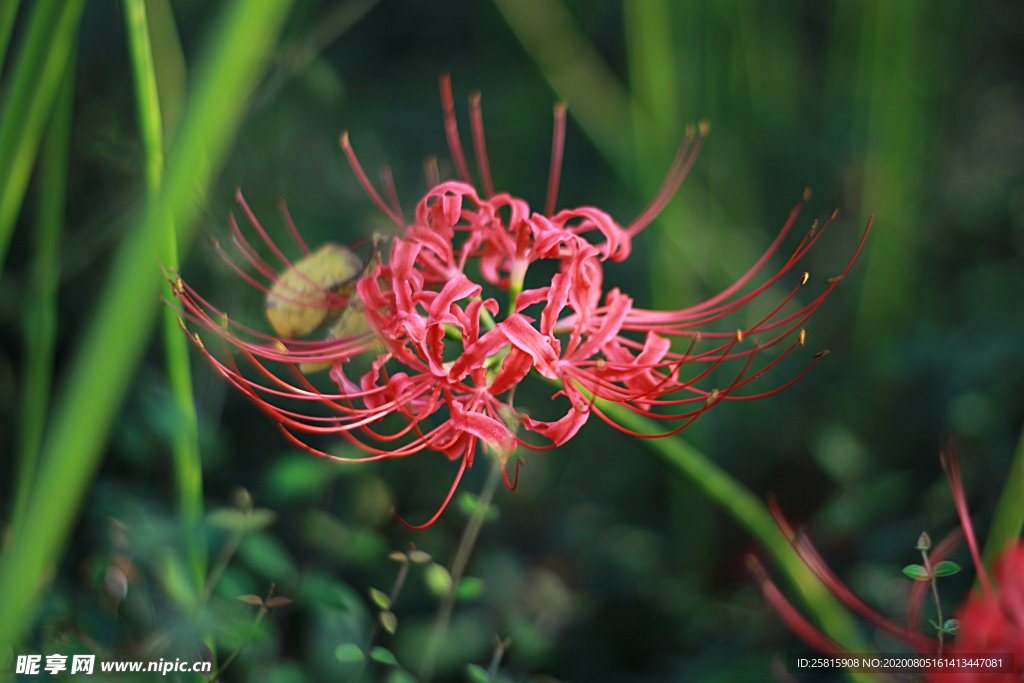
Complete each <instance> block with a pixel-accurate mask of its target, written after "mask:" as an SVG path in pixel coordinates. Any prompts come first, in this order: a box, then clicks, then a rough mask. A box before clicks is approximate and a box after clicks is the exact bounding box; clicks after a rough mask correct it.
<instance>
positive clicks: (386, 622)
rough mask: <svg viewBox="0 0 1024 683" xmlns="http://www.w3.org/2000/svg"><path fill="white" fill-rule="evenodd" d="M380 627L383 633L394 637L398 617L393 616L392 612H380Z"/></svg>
mask: <svg viewBox="0 0 1024 683" xmlns="http://www.w3.org/2000/svg"><path fill="white" fill-rule="evenodd" d="M380 625H381V626H383V627H384V630H385V631H387V632H388V633H390V634H392V635H394V633H395V631H396V630H398V617H396V616H395V613H394V612H381V613H380Z"/></svg>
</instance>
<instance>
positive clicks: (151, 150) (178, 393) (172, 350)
mask: <svg viewBox="0 0 1024 683" xmlns="http://www.w3.org/2000/svg"><path fill="white" fill-rule="evenodd" d="M124 9H125V20H126V22H127V31H128V46H129V52H130V53H131V59H132V75H133V77H134V80H135V98H136V101H137V104H138V114H139V133H140V137H141V138H142V147H143V150H144V152H145V158H146V161H145V169H146V173H145V175H146V192H147V195H148V198H149V201H156V199H157V197H158V196H159V194H160V186H161V184H162V182H163V172H164V150H163V144H164V143H163V117H162V115H161V108H160V95H159V92H158V87H157V76H156V66H155V63H154V58H153V46H152V43H151V41H150V34H149V20H148V17H147V13H146V3H145V0H124ZM165 233H166V234H165V237H164V240H165V242H164V251H163V254H162V255H161V261H162V262H163V264H164V265H165V266H166V267H167V268H169V269H171V270H177V269H178V239H177V235H176V234H175V231H174V224H173V223H172V222H168V223H167V225H166V226H165ZM164 296H166V297H167V298H168V299H169V300H170V299H171V298H172V296H173V293H172V292H171V289H170V285H168V284H167V283H165V284H164ZM163 335H164V354H165V362H166V364H167V376H168V380H169V382H170V386H171V396H172V398H173V399H174V406H175V409H176V412H177V415H176V418H177V419H176V426H175V429H174V430H173V431H174V434H173V436H172V443H171V452H172V455H173V463H174V479H175V488H176V493H177V501H178V518H179V521H180V523H181V525H182V531H183V533H184V534H185V539H186V544H187V554H188V558H189V568H190V570H191V572H192V579H193V582H194V585H195V587H196V590H197V592H200V591H202V588H203V580H204V577H205V576H206V542H205V539H203V538H202V536H201V534H200V520H201V519H202V516H203V465H202V458H201V455H200V451H199V424H198V421H197V419H196V406H195V400H194V399H193V395H192V366H191V363H190V361H189V350H188V341H187V340H186V338H185V335H183V334H182V333H181V328H180V327H179V325H178V315H177V313H176V312H175V311H174V309H172V308H170V307H167V308H164V311H163Z"/></svg>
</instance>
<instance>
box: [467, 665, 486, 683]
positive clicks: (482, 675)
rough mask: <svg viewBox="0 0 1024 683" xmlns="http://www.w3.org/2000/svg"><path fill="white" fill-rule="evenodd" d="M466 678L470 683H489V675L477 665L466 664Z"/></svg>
mask: <svg viewBox="0 0 1024 683" xmlns="http://www.w3.org/2000/svg"><path fill="white" fill-rule="evenodd" d="M466 678H468V679H469V680H470V683H490V680H491V675H490V674H489V673H487V669H485V668H483V667H482V666H480V665H479V664H467V665H466Z"/></svg>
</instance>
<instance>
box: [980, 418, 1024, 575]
mask: <svg viewBox="0 0 1024 683" xmlns="http://www.w3.org/2000/svg"><path fill="white" fill-rule="evenodd" d="M1022 528H1024V429H1022V430H1021V434H1020V438H1019V439H1018V440H1017V447H1016V448H1015V449H1014V450H1013V460H1012V461H1011V462H1010V471H1009V473H1008V474H1007V475H1006V484H1005V485H1004V486H1003V492H1002V494H1001V495H1000V496H999V502H998V503H996V513H995V516H994V517H993V518H992V524H991V525H990V526H989V531H988V539H987V540H986V541H985V553H984V556H983V559H984V560H985V567H987V568H988V570H989V571H990V572H991V571H992V564H993V563H994V562H995V561H996V559H997V558H998V557H999V556H1000V555H1002V554H1003V551H1004V550H1006V547H1007V546H1008V545H1009V544H1011V543H1013V542H1014V541H1016V540H1017V539H1019V538H1020V534H1021V529H1022Z"/></svg>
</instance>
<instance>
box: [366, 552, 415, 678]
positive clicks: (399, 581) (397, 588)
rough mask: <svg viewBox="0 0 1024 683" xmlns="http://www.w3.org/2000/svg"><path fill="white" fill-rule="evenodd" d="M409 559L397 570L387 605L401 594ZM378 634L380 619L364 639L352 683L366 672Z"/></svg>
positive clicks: (393, 603)
mask: <svg viewBox="0 0 1024 683" xmlns="http://www.w3.org/2000/svg"><path fill="white" fill-rule="evenodd" d="M410 564H411V563H410V562H409V558H408V557H406V558H405V560H404V561H403V562H402V568H401V569H399V570H398V576H397V577H395V584H394V585H393V586H392V587H391V593H390V594H389V595H388V604H389V605H390V607H389V609H390V608H391V607H394V605H395V601H396V600H398V596H399V594H401V592H402V587H403V586H404V585H405V579H406V578H407V577H408V576H409V565H410ZM378 633H380V618H379V616H378V618H377V619H374V620H373V628H372V629H370V635H369V636H368V637H367V638H366V645H365V646H364V647H363V661H362V662H361V663H360V664H359V670H358V671H356V675H355V676H353V677H352V683H359V679H360V678H362V677H363V672H364V671H365V670H366V660H367V658H368V657H369V656H370V648H372V647H373V643H374V641H376V640H377V634H378Z"/></svg>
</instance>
